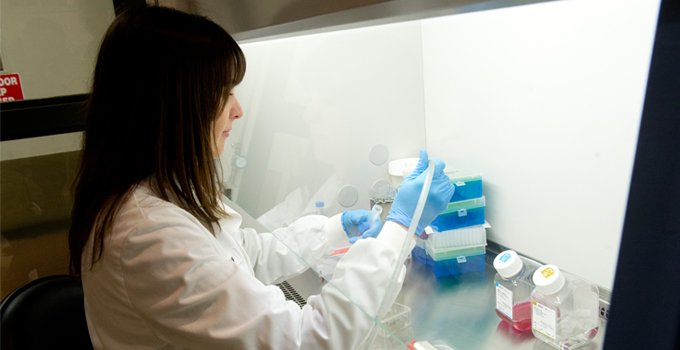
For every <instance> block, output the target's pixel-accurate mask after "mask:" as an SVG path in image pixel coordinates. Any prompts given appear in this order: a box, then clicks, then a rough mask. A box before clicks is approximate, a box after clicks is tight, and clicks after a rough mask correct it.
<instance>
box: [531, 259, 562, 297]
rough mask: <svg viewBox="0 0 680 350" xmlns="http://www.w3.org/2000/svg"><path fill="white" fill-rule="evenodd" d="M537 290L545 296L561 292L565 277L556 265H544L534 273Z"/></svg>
mask: <svg viewBox="0 0 680 350" xmlns="http://www.w3.org/2000/svg"><path fill="white" fill-rule="evenodd" d="M533 280H534V284H535V285H536V289H537V290H538V291H539V292H540V293H541V294H543V295H551V294H555V293H557V292H559V291H560V290H562V287H564V275H563V274H562V272H561V271H560V269H559V268H558V267H557V266H555V265H543V266H541V267H539V268H538V270H536V272H534V276H533Z"/></svg>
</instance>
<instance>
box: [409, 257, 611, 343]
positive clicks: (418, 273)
mask: <svg viewBox="0 0 680 350" xmlns="http://www.w3.org/2000/svg"><path fill="white" fill-rule="evenodd" d="M486 254H487V255H486V259H485V260H486V261H485V262H486V263H485V271H478V272H469V273H465V274H461V275H455V276H446V277H441V278H439V279H437V278H435V276H434V274H433V273H432V272H431V271H430V270H429V269H428V268H427V266H425V265H423V264H422V263H421V262H419V261H417V260H413V259H411V261H410V262H409V263H408V264H409V265H408V267H409V271H408V273H407V275H406V279H405V281H404V286H403V289H402V291H401V293H400V295H399V297H398V298H397V302H398V303H401V304H403V305H406V306H408V307H410V308H411V330H412V334H413V340H426V341H429V342H430V343H432V344H433V345H446V346H448V347H450V348H452V349H455V350H493V349H503V350H505V349H508V350H509V349H534V350H548V349H553V348H552V347H550V346H549V345H548V344H545V343H543V342H541V341H540V340H538V339H536V338H535V337H534V336H533V335H532V333H531V331H528V332H524V333H518V332H516V331H514V330H513V329H512V328H511V327H509V326H507V325H506V324H505V323H504V322H502V321H501V319H500V318H499V317H498V316H497V315H496V311H495V310H496V294H495V293H496V292H495V288H494V283H493V281H494V275H495V274H496V270H495V269H494V268H493V259H494V258H495V256H496V253H493V252H490V251H487V253H486ZM605 326H606V322H605V321H604V320H602V319H600V328H599V332H598V334H597V336H596V337H595V338H594V339H593V341H592V342H591V343H589V344H588V345H586V346H584V347H581V348H579V349H585V350H595V349H602V344H603V341H604V332H605ZM402 341H405V339H402Z"/></svg>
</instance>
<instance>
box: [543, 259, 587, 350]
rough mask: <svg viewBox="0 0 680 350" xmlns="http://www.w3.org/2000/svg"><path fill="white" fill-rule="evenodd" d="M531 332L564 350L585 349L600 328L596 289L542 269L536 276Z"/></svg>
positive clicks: (552, 269) (551, 268)
mask: <svg viewBox="0 0 680 350" xmlns="http://www.w3.org/2000/svg"><path fill="white" fill-rule="evenodd" d="M533 281H534V285H535V286H536V287H535V288H534V290H533V292H532V293H531V304H532V312H531V331H532V332H533V334H534V336H536V338H538V339H540V340H542V341H544V342H546V343H548V344H550V345H551V346H552V347H554V348H557V349H562V350H570V349H575V348H578V347H581V346H584V345H586V343H588V342H589V341H590V340H592V339H593V338H594V337H595V335H596V334H597V331H598V327H599V316H598V308H599V302H600V297H599V290H598V288H597V285H595V284H593V283H590V282H588V281H585V280H583V279H580V278H578V277H576V276H574V275H571V274H568V273H566V272H564V271H560V269H559V268H558V267H557V266H555V265H543V266H541V267H539V268H538V269H537V270H536V272H534V275H533Z"/></svg>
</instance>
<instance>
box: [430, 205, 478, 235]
mask: <svg viewBox="0 0 680 350" xmlns="http://www.w3.org/2000/svg"><path fill="white" fill-rule="evenodd" d="M485 206H486V198H485V197H484V196H482V197H480V198H473V199H467V200H464V201H458V202H451V203H449V204H448V206H447V207H446V210H444V211H443V212H442V213H441V214H439V216H437V217H436V218H435V219H434V221H432V223H431V224H430V226H432V228H433V229H435V230H436V231H439V232H443V231H448V230H453V229H457V228H461V227H466V226H472V225H482V224H484V207H485Z"/></svg>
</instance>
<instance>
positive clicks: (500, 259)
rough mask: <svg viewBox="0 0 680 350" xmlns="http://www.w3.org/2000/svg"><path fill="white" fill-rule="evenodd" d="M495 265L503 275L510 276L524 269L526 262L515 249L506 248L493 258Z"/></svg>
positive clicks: (504, 276)
mask: <svg viewBox="0 0 680 350" xmlns="http://www.w3.org/2000/svg"><path fill="white" fill-rule="evenodd" d="M493 267H494V268H495V269H496V271H498V274H499V275H501V277H503V278H510V277H515V276H516V275H517V274H518V273H519V272H520V271H522V267H524V262H522V259H520V257H519V256H518V255H517V253H516V252H515V251H514V250H506V251H503V252H501V253H500V254H498V255H497V256H496V259H494V260H493Z"/></svg>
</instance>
